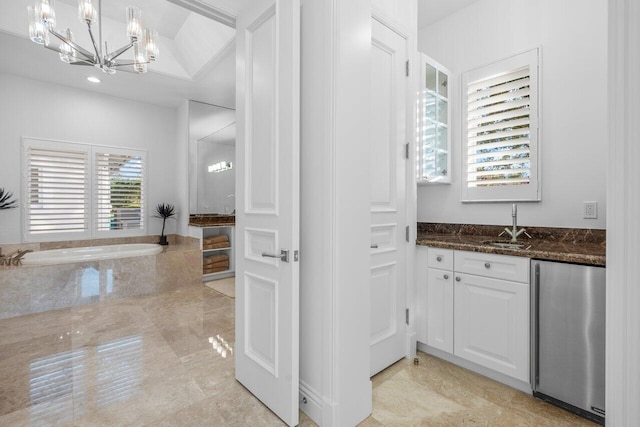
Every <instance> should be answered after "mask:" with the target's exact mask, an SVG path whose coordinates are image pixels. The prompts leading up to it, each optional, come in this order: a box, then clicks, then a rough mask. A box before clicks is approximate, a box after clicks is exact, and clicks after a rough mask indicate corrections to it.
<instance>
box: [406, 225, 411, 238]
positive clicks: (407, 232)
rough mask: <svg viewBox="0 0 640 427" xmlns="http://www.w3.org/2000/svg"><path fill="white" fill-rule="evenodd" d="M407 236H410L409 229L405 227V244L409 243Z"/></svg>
mask: <svg viewBox="0 0 640 427" xmlns="http://www.w3.org/2000/svg"><path fill="white" fill-rule="evenodd" d="M409 234H411V228H409V226H408V225H407V228H406V229H405V238H406V239H407V242H409Z"/></svg>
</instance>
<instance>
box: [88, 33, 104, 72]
mask: <svg viewBox="0 0 640 427" xmlns="http://www.w3.org/2000/svg"><path fill="white" fill-rule="evenodd" d="M87 28H88V29H89V36H91V43H92V44H93V50H95V51H96V58H97V60H96V63H98V64H100V65H104V58H102V56H101V55H100V51H99V50H98V46H97V45H96V39H95V38H94V37H93V31H91V23H89V22H87Z"/></svg>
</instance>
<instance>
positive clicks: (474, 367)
mask: <svg viewBox="0 0 640 427" xmlns="http://www.w3.org/2000/svg"><path fill="white" fill-rule="evenodd" d="M418 350H420V351H422V352H425V353H427V354H430V355H432V356H435V357H437V358H439V359H442V360H446V361H447V362H450V363H453V364H454V365H458V366H460V367H463V368H465V369H468V370H470V371H473V372H475V373H477V374H480V375H482V376H485V377H487V378H491V379H492V380H494V381H498V382H499V383H502V384H504V385H507V386H509V387H512V388H515V389H516V390H520V391H522V392H524V393H527V394H531V393H532V390H531V384H529V383H526V382H524V381H520V380H517V379H515V378H511V377H510V376H508V375H505V374H502V373H500V372H496V371H494V370H493V369H489V368H485V367H484V366H481V365H478V364H477V363H473V362H469V361H468V360H465V359H463V358H461V357H458V356H455V355H453V354H451V353H446V352H444V351H442V350H438V349H437V348H433V347H431V346H428V345H426V344H423V343H421V342H419V343H418Z"/></svg>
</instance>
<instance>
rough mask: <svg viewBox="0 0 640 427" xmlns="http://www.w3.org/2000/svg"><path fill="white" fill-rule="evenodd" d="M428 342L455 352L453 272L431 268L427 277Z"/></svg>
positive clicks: (440, 348)
mask: <svg viewBox="0 0 640 427" xmlns="http://www.w3.org/2000/svg"><path fill="white" fill-rule="evenodd" d="M427 344H428V345H430V346H431V347H434V348H437V349H439V350H442V351H446V352H447V353H453V272H451V271H447V270H438V269H435V268H430V269H429V271H428V277H427Z"/></svg>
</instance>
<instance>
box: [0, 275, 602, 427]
mask: <svg viewBox="0 0 640 427" xmlns="http://www.w3.org/2000/svg"><path fill="white" fill-rule="evenodd" d="M234 316H235V301H234V299H233V298H229V297H226V296H224V295H221V294H219V293H217V292H215V291H213V290H211V289H208V288H207V287H205V286H203V285H201V284H198V285H193V284H189V285H186V286H182V287H179V288H178V289H174V290H171V291H166V292H158V293H155V294H152V295H146V296H133V297H128V298H122V299H116V300H111V301H104V302H100V303H97V304H90V305H84V306H80V307H75V308H71V309H61V310H56V311H50V312H45V313H38V314H33V315H27V316H21V317H16V318H10V319H1V320H0V425H1V426H27V425H37V426H41V425H42V426H44V425H51V426H59V425H75V426H131V425H136V426H137V425H148V426H283V425H284V423H283V422H282V421H281V420H280V419H279V418H278V417H277V416H275V415H274V414H273V413H272V412H271V411H269V410H268V409H267V408H266V407H265V406H264V405H263V404H262V403H261V402H260V401H259V400H257V399H256V398H255V397H253V396H252V395H251V393H249V392H248V391H247V390H246V389H245V388H244V387H243V386H242V385H240V384H239V383H238V382H237V381H236V380H235V371H234V359H233V354H232V349H233V346H234V341H235V327H234ZM224 343H226V345H227V346H228V348H227V346H223V344H224ZM223 349H224V350H225V351H226V356H227V357H222V350H223ZM218 350H220V351H218ZM417 357H418V359H419V361H420V363H419V364H418V365H414V364H413V360H401V361H399V362H398V363H396V364H394V365H393V366H391V367H389V368H388V369H386V370H384V371H382V372H381V373H379V374H378V375H376V376H374V377H373V378H372V384H373V413H372V415H371V416H370V417H368V418H367V419H365V420H364V421H363V422H362V423H361V424H360V425H361V426H364V427H375V426H474V427H477V426H520V425H522V426H590V425H594V424H592V423H589V422H588V421H586V420H584V419H582V418H580V417H577V416H575V415H573V414H570V413H568V412H566V411H564V410H562V409H560V408H557V407H555V406H552V405H549V404H547V403H545V402H542V401H540V400H538V399H534V398H533V397H531V396H530V395H526V394H524V393H521V392H519V391H516V390H514V389H511V388H509V387H506V386H503V385H502V384H499V383H497V382H495V381H491V380H489V379H487V378H485V377H483V376H481V375H477V374H475V373H472V372H470V371H467V370H465V369H462V368H460V367H458V366H455V365H452V364H450V363H447V362H444V361H442V360H440V359H437V358H435V357H433V356H430V355H427V354H424V353H418V356H417ZM300 425H301V426H303V427H312V426H315V425H316V424H315V423H314V422H313V421H312V420H311V419H309V417H307V416H306V415H305V414H302V413H301V415H300Z"/></svg>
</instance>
